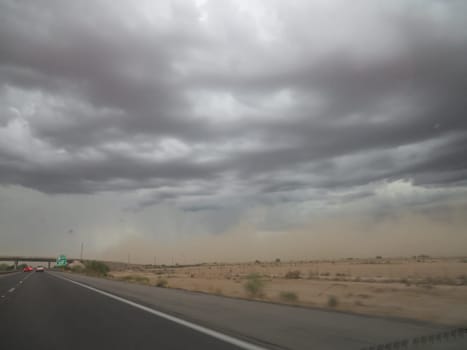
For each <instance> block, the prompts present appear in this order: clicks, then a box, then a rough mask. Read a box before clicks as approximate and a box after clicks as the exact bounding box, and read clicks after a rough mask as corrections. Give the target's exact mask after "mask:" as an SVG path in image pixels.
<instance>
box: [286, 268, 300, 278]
mask: <svg viewBox="0 0 467 350" xmlns="http://www.w3.org/2000/svg"><path fill="white" fill-rule="evenodd" d="M285 278H288V279H299V278H300V270H293V271H287V273H286V274H285Z"/></svg>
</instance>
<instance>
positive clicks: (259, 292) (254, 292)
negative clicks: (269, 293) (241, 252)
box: [244, 273, 264, 298]
mask: <svg viewBox="0 0 467 350" xmlns="http://www.w3.org/2000/svg"><path fill="white" fill-rule="evenodd" d="M244 288H245V291H246V292H247V293H248V295H249V296H251V297H254V298H258V297H262V296H264V292H263V289H264V281H263V280H261V277H260V275H258V274H256V273H253V274H251V275H248V277H247V280H246V282H245V284H244Z"/></svg>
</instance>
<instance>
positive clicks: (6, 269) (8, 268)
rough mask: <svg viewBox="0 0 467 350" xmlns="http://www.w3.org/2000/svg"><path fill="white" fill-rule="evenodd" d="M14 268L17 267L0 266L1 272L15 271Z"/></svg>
mask: <svg viewBox="0 0 467 350" xmlns="http://www.w3.org/2000/svg"><path fill="white" fill-rule="evenodd" d="M14 268H15V265H8V264H0V271H8V270H13V269H14Z"/></svg>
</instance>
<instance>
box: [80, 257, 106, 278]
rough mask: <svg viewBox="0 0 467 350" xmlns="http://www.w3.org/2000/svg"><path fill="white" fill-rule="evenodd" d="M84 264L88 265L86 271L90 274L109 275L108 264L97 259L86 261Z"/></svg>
mask: <svg viewBox="0 0 467 350" xmlns="http://www.w3.org/2000/svg"><path fill="white" fill-rule="evenodd" d="M84 266H85V267H86V270H85V272H86V273H87V274H89V275H95V276H107V274H108V273H109V271H110V268H109V267H108V266H107V265H106V264H104V263H103V262H100V261H96V260H90V261H85V262H84Z"/></svg>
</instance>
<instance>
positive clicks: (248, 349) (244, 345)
mask: <svg viewBox="0 0 467 350" xmlns="http://www.w3.org/2000/svg"><path fill="white" fill-rule="evenodd" d="M50 275H52V276H54V277H57V278H60V279H63V280H65V281H68V282H70V283H74V284H76V285H78V286H81V287H83V288H87V289H89V290H92V291H93V292H96V293H99V294H102V295H105V296H107V297H109V298H112V299H114V300H118V301H120V302H122V303H124V304H127V305H130V306H133V307H135V308H137V309H140V310H143V311H146V312H149V313H150V314H153V315H156V316H159V317H161V318H164V319H166V320H169V321H172V322H175V323H177V324H180V325H182V326H185V327H188V328H191V329H193V330H195V331H198V332H200V333H203V334H206V335H209V336H211V337H213V338H216V339H219V340H222V341H223V342H226V343H229V344H232V345H235V346H238V347H239V348H241V349H245V350H266V348H263V347H260V346H257V345H254V344H251V343H248V342H246V341H243V340H240V339H237V338H234V337H231V336H229V335H226V334H223V333H220V332H217V331H214V330H212V329H209V328H206V327H203V326H200V325H197V324H195V323H192V322H189V321H185V320H182V319H181V318H178V317H175V316H171V315H169V314H166V313H163V312H161V311H157V310H154V309H151V308H149V307H147V306H144V305H141V304H138V303H135V302H133V301H131V300H127V299H125V298H122V297H119V296H116V295H114V294H111V293H107V292H104V291H103V290H100V289H97V288H94V287H91V286H88V285H86V284H83V283H80V282H76V281H73V280H71V279H68V278H66V277H63V276H57V275H55V274H50Z"/></svg>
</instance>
